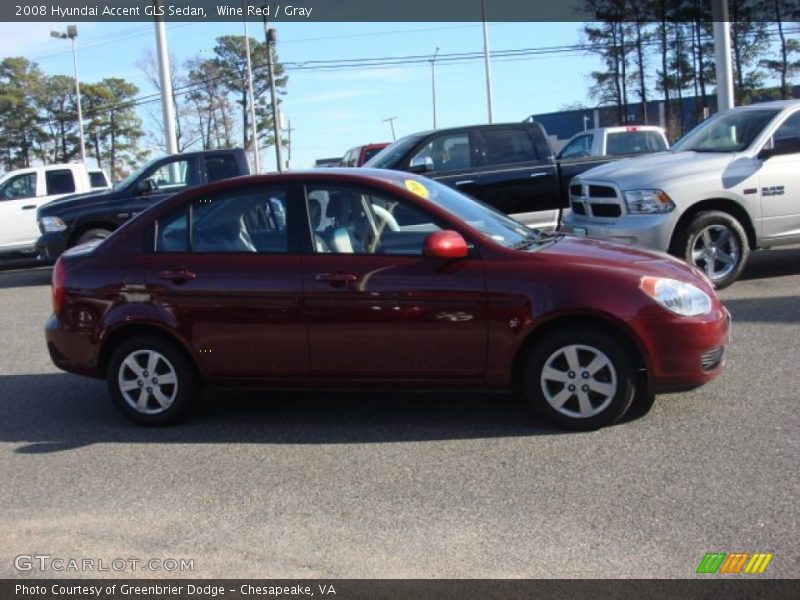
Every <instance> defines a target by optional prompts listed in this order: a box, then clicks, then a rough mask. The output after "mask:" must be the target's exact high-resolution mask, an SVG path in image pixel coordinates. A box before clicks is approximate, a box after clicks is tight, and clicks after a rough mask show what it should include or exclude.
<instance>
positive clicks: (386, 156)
mask: <svg viewBox="0 0 800 600" xmlns="http://www.w3.org/2000/svg"><path fill="white" fill-rule="evenodd" d="M423 137H425V135H424V134H423V135H409V136H407V137H404V138H401V139H399V140H397V141H396V142H395V143H394V144H389V145H388V146H386V148H384V149H383V150H381V151H380V152H378V153H377V154H376V155H375V156H373V157H372V158H371V159H369V160H368V161H367V162H366V163H364V167H365V168H368V169H392V168H395V163H397V161H398V160H400V159H401V158H402V157H403V155H405V154H406V152H408V151H409V150H411V148H412V147H413V146H415V145H416V143H417V142H418V141H419V140H421V139H422V138H423ZM401 168H402V167H401Z"/></svg>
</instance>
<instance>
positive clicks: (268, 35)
mask: <svg viewBox="0 0 800 600" xmlns="http://www.w3.org/2000/svg"><path fill="white" fill-rule="evenodd" d="M264 6H265V8H266V3H265V5H264ZM267 14H269V13H268V11H267V10H264V39H265V40H266V43H267V68H268V69H269V95H270V101H271V102H272V133H273V135H274V136H275V164H276V166H277V167H278V173H282V172H283V158H281V129H280V124H279V123H278V95H277V93H276V92H275V70H274V68H273V66H272V49H273V48H274V47H275V42H276V41H277V39H278V33H277V32H276V31H275V30H274V29H272V28H270V27H269V26H268V25H267Z"/></svg>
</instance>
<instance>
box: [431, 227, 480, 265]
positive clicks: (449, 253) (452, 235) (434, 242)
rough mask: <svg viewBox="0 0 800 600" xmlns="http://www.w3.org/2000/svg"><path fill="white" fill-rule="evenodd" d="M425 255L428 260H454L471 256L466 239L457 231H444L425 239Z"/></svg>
mask: <svg viewBox="0 0 800 600" xmlns="http://www.w3.org/2000/svg"><path fill="white" fill-rule="evenodd" d="M423 253H424V254H425V256H427V257H428V258H441V259H444V260H453V259H457V258H466V257H467V255H468V254H469V247H468V246H467V241H466V240H465V239H464V237H463V236H462V235H461V234H460V233H458V232H457V231H452V230H444V231H437V232H436V233H432V234H430V235H429V236H428V237H427V238H426V239H425V248H424V250H423Z"/></svg>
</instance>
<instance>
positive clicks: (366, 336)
mask: <svg viewBox="0 0 800 600" xmlns="http://www.w3.org/2000/svg"><path fill="white" fill-rule="evenodd" d="M306 192H307V197H308V212H309V214H310V215H311V230H312V232H313V233H314V237H315V243H314V244H313V247H314V250H313V252H312V253H311V254H308V255H306V256H305V257H304V259H303V284H304V289H305V300H304V302H305V309H304V312H305V314H306V318H307V323H308V335H309V356H310V369H311V375H312V376H313V377H316V378H318V379H322V380H348V381H381V380H383V381H387V380H396V379H403V380H406V381H408V380H415V381H419V382H425V381H436V382H440V381H442V380H450V381H451V382H458V383H459V384H464V383H466V382H469V381H482V380H483V379H484V378H485V373H486V347H487V331H488V330H487V327H488V325H487V312H486V311H487V306H486V290H485V277H484V271H483V264H482V262H481V260H480V259H479V258H478V257H477V256H473V257H470V258H466V259H462V260H457V261H452V260H451V261H447V260H440V259H433V258H428V257H425V256H423V252H422V249H423V245H424V242H425V239H426V238H427V236H428V235H430V233H432V232H433V231H437V230H439V229H441V228H443V227H444V225H443V224H441V223H437V221H436V220H435V219H433V218H432V217H431V216H430V215H428V213H426V212H425V211H423V210H421V209H420V208H419V207H418V206H416V205H414V204H413V203H412V202H410V201H408V199H407V198H403V197H402V196H399V195H398V196H395V195H394V194H389V193H387V192H385V191H383V190H378V189H374V188H371V187H366V186H360V185H355V184H352V185H351V184H347V185H344V184H341V183H335V182H332V183H324V182H320V183H315V184H313V185H308V186H307V187H306ZM386 215H390V216H388V217H387V216H386Z"/></svg>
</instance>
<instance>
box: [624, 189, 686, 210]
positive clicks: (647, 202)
mask: <svg viewBox="0 0 800 600" xmlns="http://www.w3.org/2000/svg"><path fill="white" fill-rule="evenodd" d="M625 203H626V204H627V205H628V213H630V214H632V215H652V214H658V213H668V212H670V211H672V210H673V209H674V208H675V204H673V203H672V200H671V199H670V197H669V196H667V194H666V193H665V192H662V191H661V190H629V191H627V192H625Z"/></svg>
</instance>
